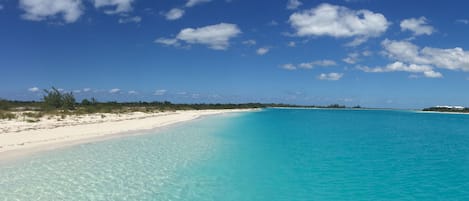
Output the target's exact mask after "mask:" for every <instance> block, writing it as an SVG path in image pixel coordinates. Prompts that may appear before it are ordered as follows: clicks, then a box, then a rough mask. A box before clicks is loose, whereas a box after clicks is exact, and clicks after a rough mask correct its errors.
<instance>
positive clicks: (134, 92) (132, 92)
mask: <svg viewBox="0 0 469 201" xmlns="http://www.w3.org/2000/svg"><path fill="white" fill-rule="evenodd" d="M127 93H128V94H138V92H137V91H134V90H131V91H128V92H127Z"/></svg>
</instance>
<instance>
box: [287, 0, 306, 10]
mask: <svg viewBox="0 0 469 201" xmlns="http://www.w3.org/2000/svg"><path fill="white" fill-rule="evenodd" d="M302 4H303V3H301V1H299V0H288V3H287V9H288V10H295V9H297V8H298V7H299V6H301V5H302Z"/></svg>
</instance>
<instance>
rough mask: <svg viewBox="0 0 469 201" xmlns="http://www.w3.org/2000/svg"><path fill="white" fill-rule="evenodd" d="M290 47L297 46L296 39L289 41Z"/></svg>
mask: <svg viewBox="0 0 469 201" xmlns="http://www.w3.org/2000/svg"><path fill="white" fill-rule="evenodd" d="M287 45H288V47H296V43H295V42H294V41H290V42H288V44H287Z"/></svg>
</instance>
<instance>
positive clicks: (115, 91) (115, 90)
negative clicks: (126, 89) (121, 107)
mask: <svg viewBox="0 0 469 201" xmlns="http://www.w3.org/2000/svg"><path fill="white" fill-rule="evenodd" d="M120 91H121V90H120V89H119V88H114V89H111V90H109V93H111V94H115V93H119V92H120Z"/></svg>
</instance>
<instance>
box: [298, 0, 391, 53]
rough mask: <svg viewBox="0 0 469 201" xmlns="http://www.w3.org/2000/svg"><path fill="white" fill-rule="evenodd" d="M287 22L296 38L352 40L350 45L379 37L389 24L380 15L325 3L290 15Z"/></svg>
mask: <svg viewBox="0 0 469 201" xmlns="http://www.w3.org/2000/svg"><path fill="white" fill-rule="evenodd" d="M289 23H290V25H291V26H292V27H293V28H294V29H295V31H296V33H295V35H296V36H331V37H336V38H346V37H354V40H353V41H352V42H351V43H349V45H351V46H356V45H359V44H361V43H363V42H365V41H366V40H367V39H368V38H370V37H378V36H380V35H381V34H383V33H384V32H385V31H386V30H387V28H388V26H389V25H390V23H389V22H388V21H387V20H386V18H385V17H384V15H383V14H381V13H374V12H372V11H369V10H351V9H349V8H347V7H343V6H336V5H331V4H327V3H325V4H321V5H319V6H318V7H316V8H312V9H310V10H304V11H300V12H295V13H293V14H292V15H291V16H290V19H289Z"/></svg>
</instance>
